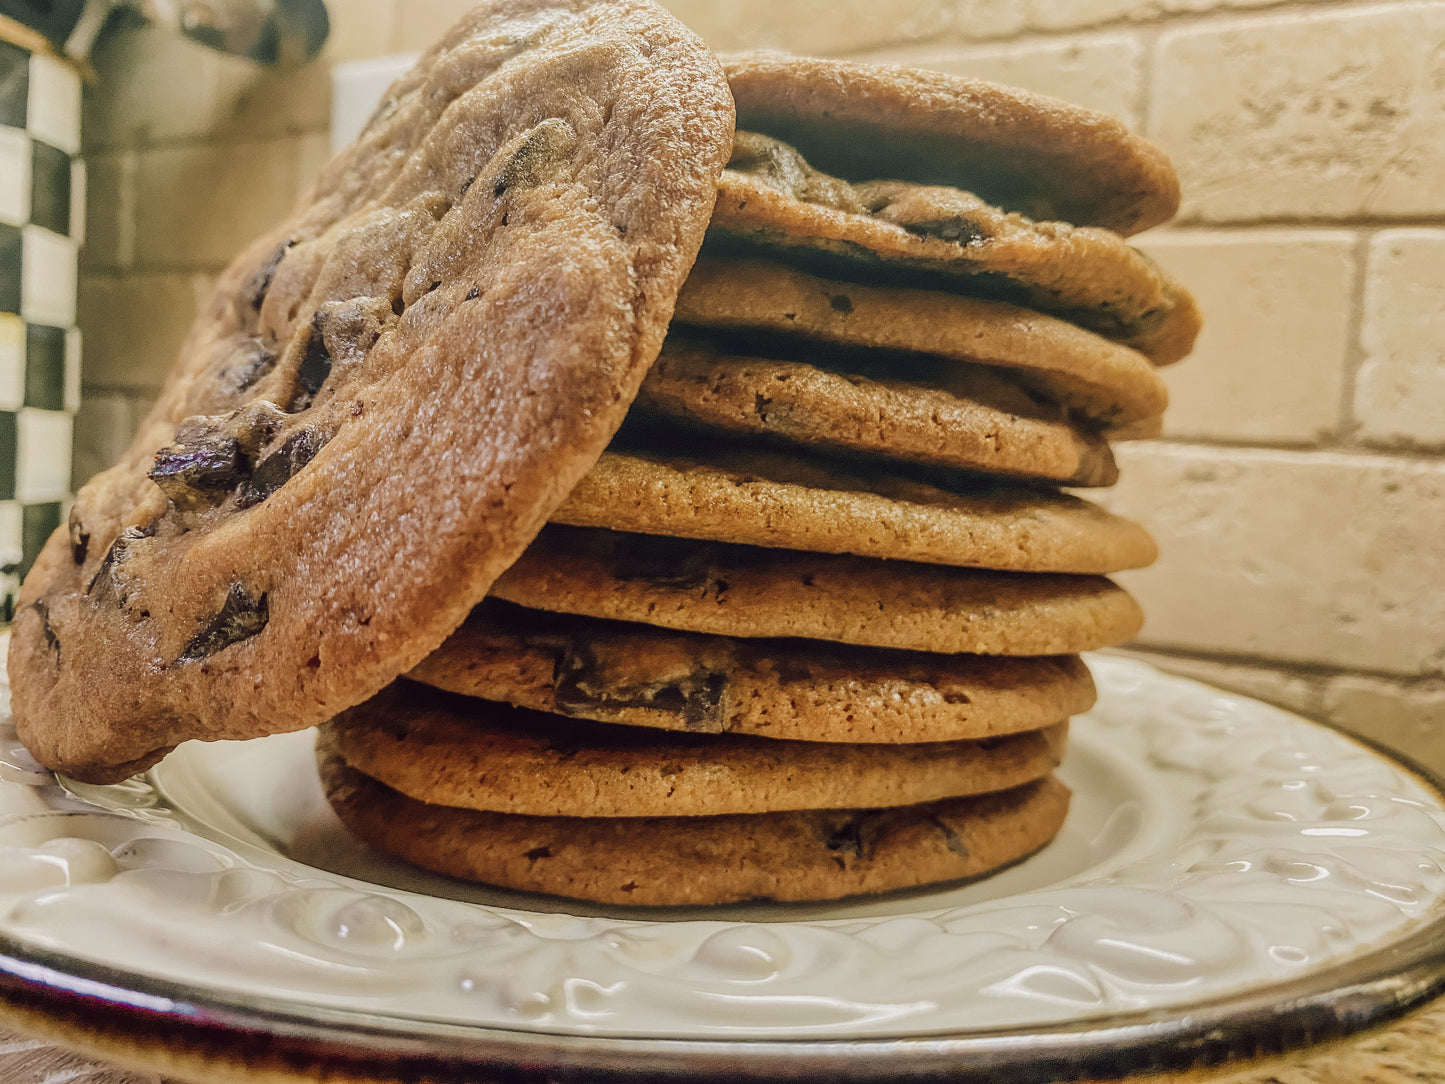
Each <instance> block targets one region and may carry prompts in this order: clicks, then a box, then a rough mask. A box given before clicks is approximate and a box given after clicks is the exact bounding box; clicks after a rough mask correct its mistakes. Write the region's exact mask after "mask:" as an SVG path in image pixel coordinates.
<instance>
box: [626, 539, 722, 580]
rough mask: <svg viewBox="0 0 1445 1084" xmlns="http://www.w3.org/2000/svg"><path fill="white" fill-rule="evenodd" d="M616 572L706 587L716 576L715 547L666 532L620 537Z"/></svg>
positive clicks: (644, 578) (633, 576)
mask: <svg viewBox="0 0 1445 1084" xmlns="http://www.w3.org/2000/svg"><path fill="white" fill-rule="evenodd" d="M618 541H619V546H618V552H617V576H618V578H620V579H623V580H641V581H643V582H645V583H655V584H657V585H658V586H659V587H681V588H686V589H689V590H691V589H694V588H706V587H707V586H708V585H709V584H710V583H711V582H712V579H713V563H714V561H713V556H714V555H713V550H712V547H710V546H708V545H707V544H706V543H697V542H694V541H692V540H690V539H680V538H668V537H666V536H664V535H641V534H639V535H629V536H627V537H626V538H624V539H619V540H618Z"/></svg>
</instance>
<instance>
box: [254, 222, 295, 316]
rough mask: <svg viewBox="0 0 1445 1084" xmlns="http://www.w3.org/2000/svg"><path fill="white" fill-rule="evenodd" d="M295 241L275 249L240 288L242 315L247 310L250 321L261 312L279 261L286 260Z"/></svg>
mask: <svg viewBox="0 0 1445 1084" xmlns="http://www.w3.org/2000/svg"><path fill="white" fill-rule="evenodd" d="M294 244H296V242H295V241H293V240H291V239H289V238H288V239H287V240H285V241H282V242H281V244H280V245H278V246H277V247H276V250H275V251H274V252H272V253H271V255H270V256H268V257H267V258H266V262H265V263H263V264H262V265H261V266H260V267H258V268H257V269H256V273H255V274H253V275H252V276H251V277H250V278H249V279H247V280H246V285H245V286H243V287H241V304H242V306H243V313H244V312H245V310H249V313H250V317H251V319H252V320H254V319H255V316H256V314H258V313H259V312H260V311H261V306H262V305H263V304H265V301H266V292H267V291H268V290H270V289H271V282H272V280H274V279H275V278H276V269H277V268H278V267H280V266H281V261H282V260H283V259H285V258H286V252H287V250H288V249H290V248H291V247H292V246H293V245H294Z"/></svg>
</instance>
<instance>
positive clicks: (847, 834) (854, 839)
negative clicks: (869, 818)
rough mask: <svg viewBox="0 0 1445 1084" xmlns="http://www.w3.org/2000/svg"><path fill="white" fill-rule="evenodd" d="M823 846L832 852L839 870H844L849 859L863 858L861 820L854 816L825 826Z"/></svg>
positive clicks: (859, 817)
mask: <svg viewBox="0 0 1445 1084" xmlns="http://www.w3.org/2000/svg"><path fill="white" fill-rule="evenodd" d="M823 845H824V846H825V847H827V848H828V850H830V851H832V852H833V861H835V862H837V863H838V865H839V867H840V868H846V867H847V864H848V859H850V858H862V857H864V855H863V818H862V817H861V816H859V815H856V814H855V815H853V816H850V817H844V818H843V819H842V820H840V821H837V822H835V823H834V824H832V825H829V826H827V828H826V829H825V834H824V836H823Z"/></svg>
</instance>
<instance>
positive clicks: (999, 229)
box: [708, 132, 1200, 365]
mask: <svg viewBox="0 0 1445 1084" xmlns="http://www.w3.org/2000/svg"><path fill="white" fill-rule="evenodd" d="M708 239H709V242H710V243H718V242H724V241H731V242H733V243H739V242H741V243H746V244H747V245H749V246H752V247H761V248H764V249H767V250H770V251H772V252H775V253H777V254H778V255H780V256H783V257H785V258H791V259H795V260H803V261H820V262H822V263H823V265H824V267H825V268H831V269H832V270H833V271H834V273H836V274H838V275H839V276H840V277H843V278H849V277H853V276H857V275H864V276H868V277H869V278H877V279H881V278H883V277H884V276H887V277H888V278H897V277H899V275H900V272H902V273H903V274H904V275H907V273H909V272H924V273H927V274H928V276H929V277H932V278H934V279H936V280H937V285H938V286H939V288H942V289H956V290H959V291H961V292H963V293H972V294H978V295H979V296H983V297H993V298H997V299H999V300H1003V301H1011V302H1014V303H1016V304H1019V305H1022V306H1024V307H1025V308H1030V309H1038V310H1040V311H1043V312H1049V313H1053V314H1054V315H1056V316H1062V317H1063V318H1064V319H1066V320H1070V321H1072V322H1073V323H1076V324H1079V325H1081V326H1083V327H1087V328H1089V329H1091V330H1093V331H1097V332H1099V333H1100V334H1101V335H1105V336H1107V337H1108V338H1111V339H1116V340H1118V341H1119V342H1122V343H1124V344H1125V345H1126V346H1130V347H1133V348H1134V349H1135V350H1138V351H1139V352H1140V353H1142V354H1144V355H1145V356H1146V357H1148V358H1149V359H1150V360H1151V361H1153V362H1154V363H1155V364H1156V365H1163V364H1168V363H1169V362H1173V361H1178V360H1179V359H1180V358H1182V357H1184V356H1185V355H1186V354H1188V353H1189V351H1190V349H1191V348H1192V347H1193V345H1194V340H1195V338H1196V337H1197V336H1198V334H1199V326H1200V317H1199V309H1198V306H1196V305H1195V303H1194V299H1193V298H1192V297H1191V296H1190V294H1189V292H1188V291H1187V290H1185V289H1184V288H1183V287H1181V286H1180V285H1179V284H1178V283H1176V282H1174V281H1173V280H1172V279H1170V278H1169V276H1168V275H1167V274H1165V273H1164V271H1163V270H1162V269H1161V268H1160V267H1159V266H1158V265H1157V264H1155V263H1154V261H1152V260H1150V259H1149V258H1148V257H1147V256H1145V255H1144V254H1143V253H1140V252H1138V251H1136V250H1134V249H1132V248H1130V247H1129V246H1128V245H1127V244H1126V243H1125V242H1124V240H1123V239H1122V238H1121V237H1119V235H1118V234H1116V233H1113V232H1111V231H1109V230H1104V229H1098V228H1095V227H1088V226H1083V227H1076V226H1071V225H1069V224H1068V223H1066V222H1035V221H1033V220H1032V219H1030V218H1026V217H1025V216H1023V215H1020V214H1018V213H1012V214H1010V213H1007V212H1005V211H1003V210H1001V209H999V208H997V207H995V206H993V205H992V204H990V203H988V202H986V201H984V200H981V199H979V198H978V197H977V196H975V195H973V194H972V193H970V192H965V191H962V190H961V189H958V188H950V187H944V186H939V185H918V184H910V183H908V182H907V181H896V180H873V179H867V180H863V181H861V182H857V183H849V182H848V181H844V180H842V179H840V178H837V177H830V176H828V175H826V174H823V173H820V172H818V171H817V170H815V169H813V168H812V167H811V166H810V165H809V164H808V163H807V162H806V161H804V160H803V158H802V156H801V155H800V154H799V153H798V152H797V151H796V150H795V149H793V148H792V147H789V146H788V145H787V144H785V143H781V142H779V141H778V140H775V139H770V138H769V137H767V136H765V135H760V134H758V133H756V132H739V133H738V134H737V135H736V136H735V137H734V140H733V156H732V159H731V161H730V162H729V163H728V168H727V169H725V170H724V171H723V175H722V180H721V182H720V186H719V191H718V202H717V207H716V209H714V211H713V216H712V222H711V223H710V224H709V225H708Z"/></svg>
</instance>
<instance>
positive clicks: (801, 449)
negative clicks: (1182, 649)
mask: <svg viewBox="0 0 1445 1084" xmlns="http://www.w3.org/2000/svg"><path fill="white" fill-rule="evenodd" d="M725 70H727V72H728V74H729V77H730V80H731V83H732V89H733V93H734V95H735V97H736V98H737V102H738V110H739V113H738V131H737V134H736V135H735V137H734V143H733V152H732V158H731V161H730V164H729V168H728V169H727V170H725V171H724V172H723V174H722V178H721V180H720V183H719V196H718V203H717V206H716V207H715V209H714V211H713V216H712V220H711V223H710V226H709V232H708V235H707V240H706V241H705V243H704V245H703V250H702V255H701V257H700V259H699V260H698V262H697V263H696V264H695V265H694V267H693V270H692V273H691V275H690V276H689V278H688V280H687V282H686V284H685V285H684V287H683V289H682V293H681V295H680V297H679V299H678V305H677V311H676V314H675V317H674V321H673V324H672V327H671V329H670V330H669V334H668V338H667V340H666V342H665V343H664V344H663V348H662V352H661V355H660V356H659V358H658V361H657V362H656V364H655V365H654V366H653V368H652V370H651V371H650V372H649V374H648V377H647V379H646V380H645V381H644V382H643V385H642V389H641V392H640V394H639V396H638V398H637V400H636V402H635V404H634V406H633V408H632V411H631V413H630V414H629V418H628V421H627V422H626V423H625V424H624V427H623V430H622V432H621V433H620V434H619V437H618V438H617V440H615V441H614V443H613V445H612V446H611V447H610V448H609V450H608V451H607V452H605V453H604V454H603V456H602V457H601V459H600V460H599V462H598V464H597V465H596V466H595V467H594V468H593V469H592V470H591V471H590V472H588V474H587V475H586V476H585V477H584V478H583V479H582V481H581V482H580V483H579V484H578V486H577V487H576V488H575V489H574V490H573V491H572V492H571V494H570V495H569V496H568V497H567V499H566V500H565V501H564V502H563V503H562V505H561V506H560V507H559V508H558V509H557V510H556V511H555V512H554V513H553V515H552V519H551V525H550V526H548V527H547V528H545V529H544V530H543V532H542V533H541V535H540V536H539V537H538V538H537V540H536V541H535V542H533V544H532V546H531V547H530V548H529V549H528V550H527V551H526V552H525V553H524V554H523V555H522V556H521V558H520V559H519V560H518V561H517V562H516V563H515V564H514V565H513V566H512V567H511V568H510V569H509V570H508V571H507V572H505V573H503V574H502V576H501V577H500V578H499V579H498V581H497V582H496V584H495V585H494V587H493V590H492V595H493V598H492V599H490V600H488V602H486V603H485V604H484V605H482V606H481V607H478V609H477V610H476V611H474V613H473V614H472V616H471V618H470V619H469V620H468V622H467V623H466V624H465V625H463V627H462V629H461V630H459V632H458V633H457V634H456V635H455V636H453V637H452V638H451V640H449V641H448V642H447V643H446V644H444V645H443V646H442V648H441V649H440V650H438V651H437V652H436V653H435V654H433V655H432V656H431V657H429V658H428V659H427V660H426V661H425V662H423V663H422V664H421V665H420V666H419V667H418V668H416V669H415V670H413V671H412V672H411V673H410V674H409V675H408V677H407V679H406V680H403V681H401V682H398V683H397V684H396V685H394V686H393V687H392V688H391V689H390V690H388V692H387V693H386V694H384V695H383V697H381V698H378V699H377V700H373V701H371V702H369V703H366V704H363V705H360V706H358V707H357V708H354V709H352V710H351V711H349V712H346V713H344V714H343V715H342V716H340V717H338V718H337V719H336V720H333V721H332V722H330V723H328V724H326V725H325V726H324V727H323V730H322V734H323V736H322V741H321V752H320V759H321V765H322V774H323V778H324V780H325V781H326V784H327V787H328V790H329V794H330V797H331V800H332V803H333V805H334V806H335V808H336V809H337V811H338V813H339V814H340V815H341V817H342V819H343V821H344V822H345V823H347V824H348V825H349V826H350V827H351V828H352V830H353V831H354V832H356V833H357V834H358V835H360V836H361V837H362V838H364V839H367V840H369V841H371V842H372V843H374V844H375V845H377V846H379V847H381V848H382V849H385V850H387V851H390V852H392V853H395V854H398V855H401V856H403V857H405V858H408V859H410V860H412V861H414V862H416V863H419V864H421V865H424V866H427V867H430V868H432V869H436V870H440V871H443V872H447V873H451V874H455V875H458V876H462V877H466V878H471V879H478V880H482V881H486V882H489V883H493V884H501V885H507V886H511V887H514V888H522V889H529V890H534V891H542V892H549V893H556V894H560V895H564V896H571V897H580V898H585V899H591V900H599V901H605V902H610V903H639V904H698V903H716V902H722V901H730V900H739V899H749V898H766V899H782V900H801V899H827V898H833V897H838V896H845V895H852V894H856V893H866V892H879V891H887V890H890V889H898V888H905V887H914V886H918V885H922V884H928V883H932V882H939V881H951V880H957V879H959V878H965V877H973V876H977V875H979V874H982V873H986V872H988V871H991V870H994V869H997V868H999V867H1001V866H1004V865H1007V864H1010V863H1012V862H1014V861H1016V860H1018V859H1020V858H1022V857H1024V856H1026V855H1027V854H1029V853H1031V852H1032V851H1034V850H1036V849H1038V848H1039V847H1041V846H1042V845H1043V844H1044V843H1046V842H1047V841H1048V840H1049V839H1050V838H1052V836H1053V835H1054V834H1055V832H1056V831H1057V830H1058V828H1059V826H1060V824H1061V822H1062V819H1063V816H1064V813H1065V811H1066V809H1067V804H1068V794H1067V791H1066V790H1065V788H1064V787H1063V786H1062V785H1060V784H1059V783H1058V782H1057V781H1055V780H1054V779H1053V778H1052V776H1051V773H1052V771H1053V769H1054V768H1055V767H1056V765H1057V764H1058V762H1059V758H1060V757H1061V755H1062V752H1063V747H1064V741H1065V735H1066V732H1067V723H1066V720H1067V719H1068V717H1069V716H1070V715H1072V714H1075V713H1077V712H1080V711H1083V710H1086V709H1087V708H1088V707H1089V706H1090V704H1091V703H1092V698H1093V690H1092V686H1091V685H1090V683H1089V678H1088V672H1087V670H1086V669H1085V668H1084V666H1083V664H1082V662H1081V661H1080V660H1079V658H1078V654H1077V653H1078V652H1080V651H1083V650H1088V649H1091V648H1097V647H1103V646H1106V645H1110V644H1115V643H1119V642H1121V641H1123V640H1125V639H1128V638H1129V637H1130V636H1132V635H1133V634H1134V633H1135V632H1136V631H1137V629H1138V627H1139V621H1140V614H1139V611H1138V609H1137V607H1136V606H1135V604H1134V603H1133V601H1132V600H1131V599H1130V598H1129V597H1128V596H1127V595H1126V594H1125V593H1124V592H1123V591H1121V590H1120V589H1119V588H1117V587H1116V586H1114V585H1113V584H1112V583H1110V581H1109V580H1107V579H1106V578H1105V574H1107V573H1110V572H1114V571H1117V570H1120V569H1125V568H1134V567H1139V566H1141V565H1144V564H1147V563H1148V562H1149V561H1151V560H1152V559H1153V557H1154V547H1153V543H1152V541H1151V540H1150V539H1149V537H1148V536H1147V534H1145V533H1144V532H1143V530H1142V529H1140V528H1139V527H1138V526H1137V525H1135V524H1133V523H1130V522H1127V521H1125V520H1122V519H1119V518H1118V517H1115V516H1112V515H1110V514H1108V513H1106V512H1105V511H1103V510H1102V509H1100V508H1098V507H1097V506H1095V505H1093V504H1090V503H1088V502H1087V501H1085V500H1082V499H1080V498H1077V497H1074V496H1070V495H1067V494H1064V493H1062V492H1060V487H1062V486H1101V485H1109V484H1111V483H1112V482H1113V481H1114V480H1115V478H1116V475H1117V471H1116V469H1115V465H1114V460H1113V457H1112V454H1111V452H1110V441H1111V440H1116V439H1123V438H1126V437H1128V436H1137V435H1141V434H1149V433H1153V432H1155V431H1156V430H1157V427H1158V422H1159V418H1160V414H1161V412H1162V410H1163V407H1164V400H1165V396H1164V390H1163V386H1162V384H1161V383H1160V381H1159V378H1158V376H1157V374H1156V373H1155V365H1157V364H1163V363H1166V362H1171V361H1174V360H1177V359H1178V358H1180V357H1182V356H1183V355H1184V354H1185V353H1186V352H1187V351H1188V349H1189V346H1190V345H1191V343H1192V341H1193V338H1194V335H1195V333H1196V331H1197V329H1198V316H1197V313H1196V311H1195V309H1194V306H1193V302H1192V300H1191V299H1190V297H1189V295H1188V294H1187V293H1186V292H1185V291H1183V290H1182V289H1180V288H1179V287H1178V286H1177V285H1176V284H1175V283H1173V282H1171V281H1170V280H1169V279H1168V278H1167V277H1166V276H1165V275H1164V274H1163V273H1162V272H1161V271H1160V270H1159V269H1158V268H1156V267H1155V266H1154V265H1153V264H1151V263H1150V262H1149V260H1148V259H1147V258H1145V257H1144V256H1142V255H1140V254H1139V253H1137V252H1136V251H1134V250H1133V249H1131V248H1130V247H1129V246H1128V245H1127V243H1126V242H1125V241H1124V240H1123V238H1122V236H1121V234H1120V232H1119V231H1121V230H1132V229H1136V228H1141V227H1143V226H1147V225H1150V224H1153V223H1154V222H1156V221H1158V220H1159V219H1160V218H1162V217H1166V216H1167V215H1168V214H1169V213H1170V212H1171V211H1172V208H1173V201H1174V198H1175V190H1174V181H1173V177H1172V175H1171V174H1170V173H1169V171H1168V168H1167V165H1165V164H1164V163H1163V161H1162V159H1161V158H1159V156H1158V154H1157V152H1155V151H1154V150H1153V149H1152V148H1150V147H1148V146H1147V145H1145V144H1143V143H1141V142H1140V141H1138V140H1135V139H1133V138H1131V137H1129V136H1127V135H1126V134H1124V133H1123V131H1122V129H1120V128H1118V127H1117V126H1116V125H1113V124H1112V122H1108V121H1106V120H1103V119H1101V118H1099V117H1096V116H1094V115H1091V114H1085V113H1083V112H1081V111H1074V110H1069V109H1067V108H1065V107H1062V106H1058V105H1056V104H1054V103H1049V102H1044V101H1041V100H1038V99H1034V98H1031V97H1029V96H1027V95H1022V94H1020V93H1018V92H1013V91H1007V90H1004V89H1002V88H994V87H986V86H983V85H981V84H977V83H970V82H966V81H962V80H956V79H949V78H947V77H944V76H934V75H928V74H925V73H914V72H907V71H899V70H895V69H872V68H865V67H860V66H856V65H851V64H842V63H836V62H829V61H818V60H807V59H801V58H790V57H780V56H755V57H745V58H738V59H735V60H731V61H725ZM782 137H786V141H785V140H784V138H782ZM925 137H927V139H928V146H929V150H930V152H931V155H932V157H923V156H922V155H921V154H917V153H915V154H914V155H913V156H912V157H910V156H909V155H908V153H906V150H905V149H900V150H898V151H897V152H896V153H895V151H894V148H890V147H889V146H888V141H889V140H890V139H891V140H893V141H894V142H896V143H902V144H911V143H913V142H915V141H921V140H923V139H924V138H925ZM1070 139H1072V142H1071V141H1070ZM839 142H841V143H842V145H843V147H844V148H845V150H842V151H840V150H838V149H837V146H838V144H839ZM990 142H992V144H993V145H992V146H990ZM855 146H858V147H864V148H868V150H869V152H870V154H871V156H872V157H865V158H855V157H853V156H850V155H849V154H848V153H847V151H846V148H851V147H855ZM814 148H817V149H818V151H819V153H820V154H824V155H827V157H828V160H829V162H830V165H834V164H835V165H836V167H837V168H838V169H839V172H840V173H841V174H842V176H833V175H830V174H826V173H823V172H821V171H820V170H819V169H817V168H815V167H814V166H813V165H812V164H811V163H810V161H809V158H808V155H809V154H811V153H812V151H813V149H814ZM1051 158H1052V159H1053V160H1050V159H1051ZM980 163H982V166H981V167H980ZM1039 174H1046V176H1039ZM1081 175H1082V176H1081ZM1058 176H1062V177H1063V179H1064V180H1063V184H1062V186H1061V185H1060V182H1059V181H1058V180H1057V179H1056V178H1057V177H1058ZM904 177H911V178H918V179H914V180H903V179H900V178H904ZM844 178H847V179H844ZM945 179H948V180H951V181H952V182H953V183H952V184H942V183H940V181H942V180H945ZM1091 184H1092V185H1093V187H1092V188H1090V185H1091ZM963 185H971V186H973V187H976V188H980V189H985V190H988V191H989V192H990V195H991V197H992V198H994V199H998V200H1007V201H1008V202H1006V203H1005V205H1004V206H1003V207H998V206H994V205H993V204H991V203H990V202H987V201H986V200H985V198H983V197H981V196H979V195H978V194H976V193H975V192H973V191H968V190H966V189H965V188H964V187H962V186H963ZM1068 185H1075V186H1077V190H1067V191H1060V190H1059V188H1060V187H1067V186H1068ZM1054 207H1064V208H1067V209H1068V211H1069V213H1071V214H1072V215H1074V216H1075V217H1076V218H1077V219H1078V220H1080V221H1083V222H1085V223H1088V224H1087V225H1083V226H1077V227H1076V226H1072V225H1066V224H1064V223H1061V222H1057V221H1040V220H1036V219H1034V218H1033V217H1025V216H1024V214H1023V211H1025V210H1027V211H1030V212H1032V213H1033V214H1038V213H1040V212H1041V211H1042V210H1050V209H1053V208H1054ZM1110 227H1112V229H1111V228H1110ZM649 729H650V732H649ZM679 732H681V733H679Z"/></svg>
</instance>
